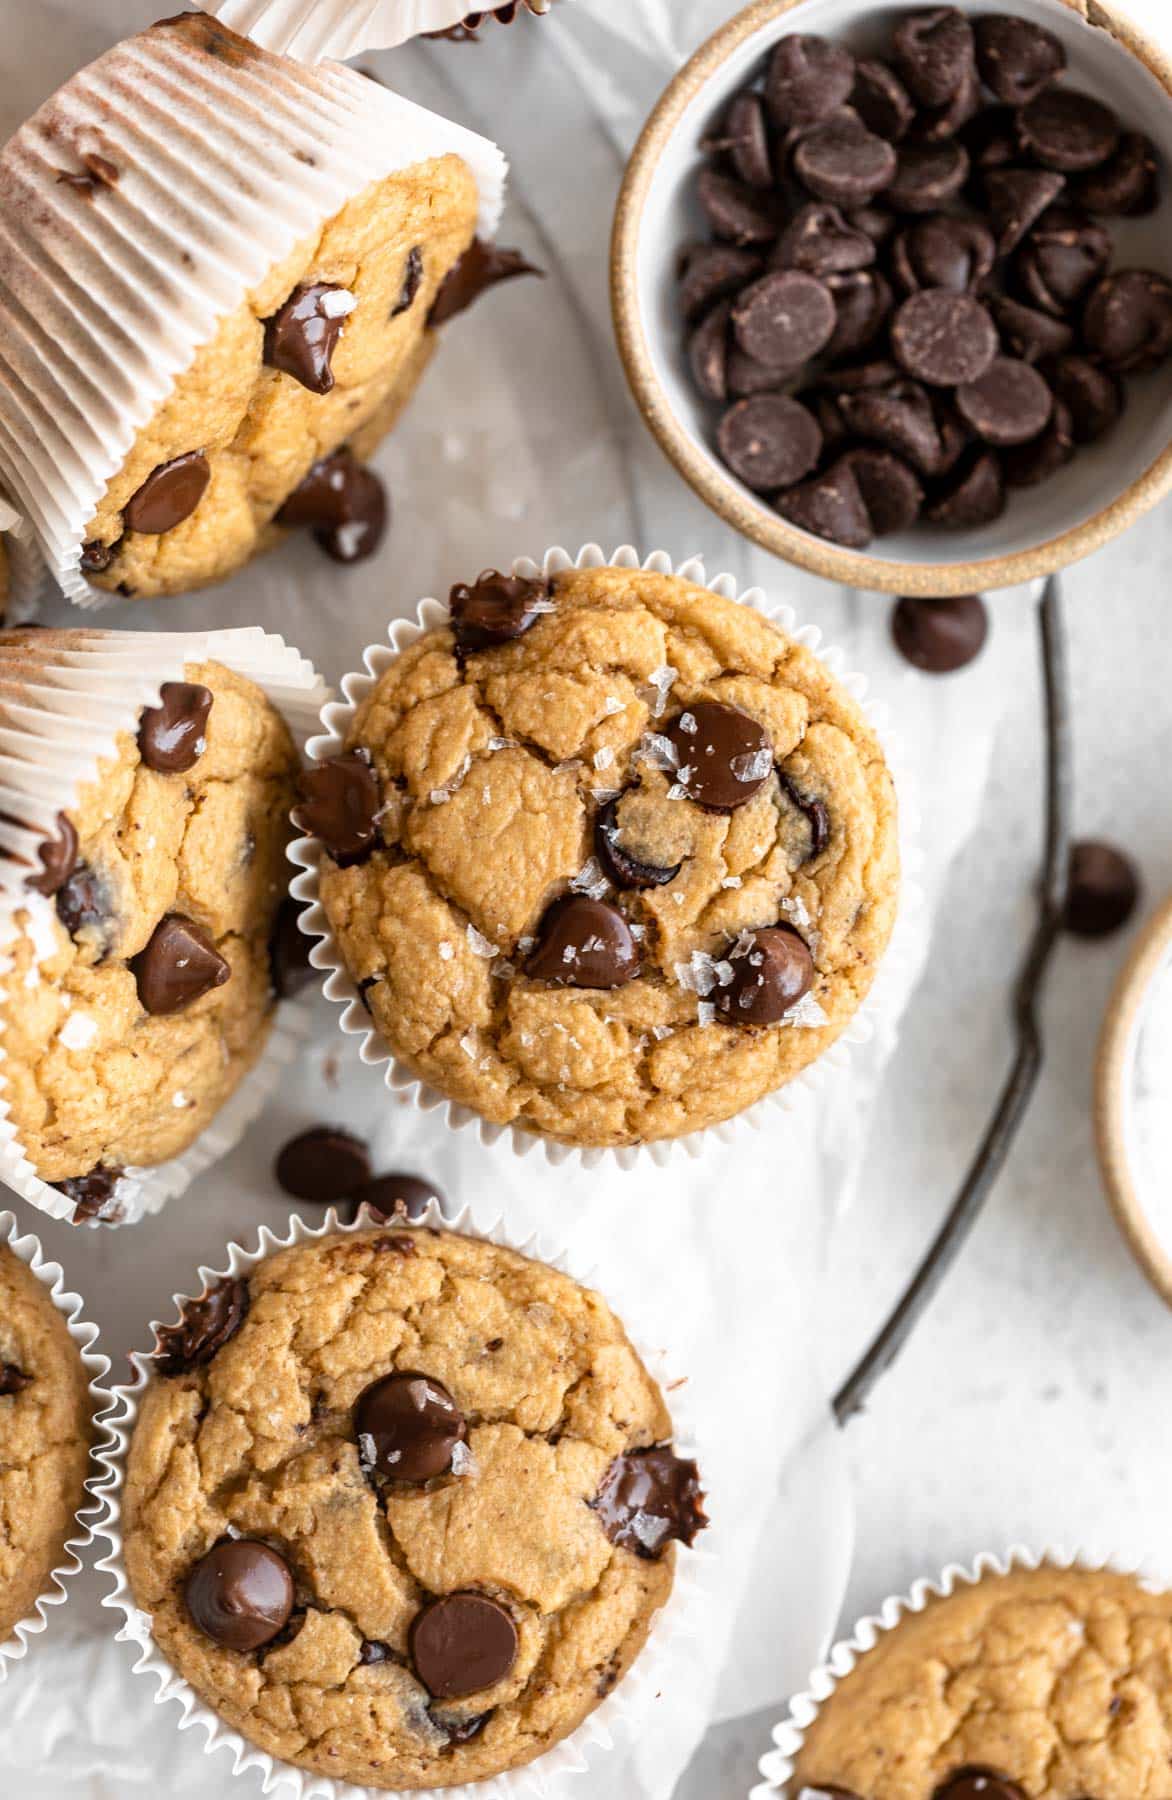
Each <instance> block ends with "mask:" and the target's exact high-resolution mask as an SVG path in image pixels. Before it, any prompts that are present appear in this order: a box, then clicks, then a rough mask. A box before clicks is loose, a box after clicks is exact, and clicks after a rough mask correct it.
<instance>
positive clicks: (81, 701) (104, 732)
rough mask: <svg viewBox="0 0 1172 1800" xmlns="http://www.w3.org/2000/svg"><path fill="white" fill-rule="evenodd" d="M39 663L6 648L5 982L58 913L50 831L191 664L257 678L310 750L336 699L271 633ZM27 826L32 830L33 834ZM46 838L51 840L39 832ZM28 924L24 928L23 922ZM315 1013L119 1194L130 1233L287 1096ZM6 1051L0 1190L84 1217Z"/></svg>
mask: <svg viewBox="0 0 1172 1800" xmlns="http://www.w3.org/2000/svg"><path fill="white" fill-rule="evenodd" d="M32 648H33V650H34V651H35V654H36V662H35V666H31V665H30V663H29V661H28V660H26V659H21V660H20V661H17V660H15V659H10V653H9V652H7V651H6V650H5V648H4V647H3V646H0V974H3V973H6V972H7V969H8V967H9V962H8V958H7V955H6V950H7V946H8V945H9V944H11V943H12V942H13V940H14V938H15V937H16V936H17V935H19V934H20V932H21V931H22V930H23V931H26V932H27V933H28V934H29V935H30V936H31V937H32V938H33V941H34V943H36V942H37V941H38V926H39V925H40V924H41V922H42V921H43V922H44V925H46V926H47V925H48V923H49V921H50V919H51V918H52V916H53V915H54V903H53V901H52V900H49V899H46V898H45V897H44V896H43V895H41V894H37V893H34V892H30V890H29V889H28V888H26V887H25V885H24V883H25V877H26V876H27V875H28V874H29V872H30V868H31V869H33V870H35V869H37V868H39V866H40V865H39V861H38V856H37V852H38V849H39V847H40V844H41V842H42V839H43V836H44V835H45V834H48V835H54V834H55V832H56V820H57V814H58V813H59V812H62V811H67V810H68V809H69V808H70V807H71V806H73V805H74V803H75V801H76V798H77V791H78V788H79V786H80V785H81V784H82V783H83V782H91V781H93V780H94V779H95V778H96V776H97V774H98V766H99V763H100V762H101V761H102V760H103V759H106V758H109V757H111V756H113V755H114V754H116V742H117V738H118V736H119V734H120V733H121V732H125V731H130V732H135V731H137V729H138V718H139V714H140V713H141V711H142V709H143V707H144V706H156V705H157V704H158V701H159V694H160V689H161V687H162V684H163V683H164V682H165V681H173V680H181V679H182V677H183V668H184V665H185V664H186V663H190V662H204V661H211V662H219V663H223V664H224V665H225V667H227V668H229V669H233V670H235V671H236V673H237V674H239V675H244V676H247V677H248V678H249V679H250V680H251V681H254V682H255V683H256V684H257V686H258V687H260V688H261V689H262V690H263V691H264V692H265V693H266V694H267V695H268V698H269V699H270V701H271V702H272V703H273V705H274V706H275V707H276V708H277V710H278V712H280V713H281V714H282V716H283V717H284V719H285V721H286V723H287V724H288V726H289V728H290V730H291V731H292V733H293V736H294V738H295V739H296V740H297V743H298V745H299V746H301V745H303V744H304V742H305V738H306V735H307V733H308V732H309V731H311V730H312V729H313V726H314V725H315V723H316V722H317V717H318V714H319V712H320V709H321V706H322V703H323V701H324V700H325V698H326V697H327V695H328V694H329V689H328V688H327V687H326V686H325V684H324V683H323V682H322V680H321V678H320V677H319V676H318V674H317V672H316V671H315V669H314V668H313V666H312V664H311V663H308V662H307V661H306V660H305V658H304V657H303V656H302V655H301V653H300V651H298V650H295V649H293V648H292V647H291V646H290V645H288V644H286V643H285V641H284V639H283V638H280V637H276V636H274V635H272V634H269V633H266V632H264V631H262V630H261V629H260V627H259V626H243V627H239V628H237V629H234V630H228V631H201V632H139V631H100V630H97V629H95V628H93V627H88V628H82V629H79V630H73V631H68V632H47V631H46V632H38V633H37V634H36V639H35V644H34V645H33V647H32ZM21 821H27V823H21ZM38 827H39V828H40V829H39V830H38V829H37V828H38ZM22 915H23V922H22ZM307 1020H308V1014H307V1011H306V1008H305V1007H304V1006H303V1005H298V1003H297V1002H296V1001H294V1000H283V1001H281V1002H280V1003H279V1005H278V1006H277V1008H276V1012H275V1015H274V1018H273V1021H272V1024H271V1026H270V1028H269V1033H268V1039H267V1042H266V1044H265V1047H264V1050H263V1051H262V1053H261V1055H260V1057H259V1058H258V1060H257V1062H256V1063H255V1065H254V1066H253V1068H252V1069H251V1070H250V1071H249V1072H248V1074H247V1075H245V1076H244V1077H243V1079H242V1080H241V1082H240V1083H239V1085H238V1086H237V1088H236V1090H235V1092H234V1093H233V1094H232V1095H231V1097H230V1098H229V1099H228V1101H227V1102H226V1103H225V1105H224V1106H223V1107H222V1108H221V1110H220V1111H219V1112H218V1113H217V1114H216V1117H215V1118H214V1119H213V1120H212V1122H211V1124H210V1125H209V1126H208V1127H207V1129H206V1130H205V1131H204V1132H202V1133H201V1134H200V1136H199V1137H198V1138H197V1139H196V1140H195V1142H194V1143H193V1144H191V1145H190V1146H189V1148H188V1149H186V1150H185V1151H184V1152H183V1153H182V1155H181V1156H176V1157H173V1158H172V1159H171V1160H170V1161H169V1162H165V1163H159V1164H157V1165H155V1166H154V1167H152V1168H137V1169H130V1170H128V1171H127V1172H126V1175H125V1178H124V1180H123V1181H122V1182H121V1183H120V1185H119V1195H118V1197H119V1200H120V1201H121V1202H122V1204H123V1207H124V1217H123V1218H121V1219H119V1220H118V1221H115V1222H117V1223H129V1222H130V1221H132V1220H135V1219H139V1218H141V1217H142V1216H143V1215H144V1214H146V1213H154V1212H158V1211H159V1209H160V1208H161V1207H162V1206H164V1205H165V1204H166V1202H167V1201H168V1200H169V1199H171V1198H172V1196H173V1195H175V1194H178V1193H181V1192H182V1191H183V1189H184V1188H186V1187H187V1186H188V1185H189V1183H190V1182H191V1181H192V1180H194V1178H195V1176H197V1175H199V1174H201V1173H202V1172H203V1170H204V1169H207V1168H209V1167H210V1166H211V1164H212V1163H214V1162H216V1161H218V1160H219V1158H220V1157H221V1156H224V1155H226V1154H227V1152H228V1151H229V1150H231V1149H232V1147H233V1146H234V1145H235V1144H236V1143H238V1142H239V1140H240V1138H241V1137H242V1136H243V1134H244V1132H245V1130H246V1129H247V1127H248V1126H249V1125H250V1124H251V1123H252V1121H253V1119H254V1118H255V1117H256V1116H257V1114H258V1113H259V1112H260V1110H261V1108H262V1106H263V1105H264V1103H265V1100H266V1099H267V1097H268V1095H269V1094H270V1093H271V1092H272V1091H273V1088H274V1087H275V1086H276V1082H277V1079H278V1076H279V1074H280V1071H281V1070H282V1068H284V1067H285V1065H286V1064H287V1063H288V1062H290V1061H291V1060H292V1058H293V1056H294V1054H295V1053H296V1050H297V1047H298V1045H299V1043H300V1042H301V1040H302V1038H303V1037H304V1036H305V1033H306V1030H307V1028H308V1027H307ZM5 1085H6V1084H5V1078H4V1049H3V1045H2V1043H0V1180H2V1181H4V1182H6V1183H7V1185H8V1186H9V1187H10V1188H14V1189H15V1190H16V1192H17V1193H18V1194H19V1195H20V1196H21V1197H22V1199H25V1200H27V1201H28V1202H29V1203H30V1205H32V1206H36V1207H39V1208H40V1210H41V1211H42V1212H46V1213H49V1214H51V1215H52V1217H53V1218H56V1219H71V1218H72V1217H73V1210H74V1202H73V1201H72V1200H70V1199H69V1198H68V1197H67V1196H66V1195H65V1194H62V1193H59V1192H58V1191H57V1189H56V1188H55V1187H52V1186H50V1185H49V1183H48V1182H45V1181H42V1179H41V1177H40V1176H39V1175H38V1174H37V1172H36V1170H35V1169H34V1168H33V1165H32V1163H31V1162H30V1161H29V1159H28V1157H27V1156H26V1155H25V1153H24V1150H23V1148H22V1146H21V1143H20V1137H19V1133H18V1132H17V1129H16V1126H15V1125H14V1123H13V1122H12V1120H11V1119H10V1118H9V1116H8V1103H7V1100H6V1098H5V1092H4V1090H5Z"/></svg>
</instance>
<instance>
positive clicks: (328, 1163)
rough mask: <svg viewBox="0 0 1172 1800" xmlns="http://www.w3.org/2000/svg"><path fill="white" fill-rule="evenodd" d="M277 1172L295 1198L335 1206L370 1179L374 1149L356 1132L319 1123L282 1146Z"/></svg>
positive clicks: (282, 1185) (282, 1182)
mask: <svg viewBox="0 0 1172 1800" xmlns="http://www.w3.org/2000/svg"><path fill="white" fill-rule="evenodd" d="M273 1174H274V1176H275V1177H276V1180H277V1184H278V1186H279V1187H281V1188H283V1189H284V1191H285V1193H287V1194H289V1195H291V1196H292V1198H293V1199H294V1200H312V1201H313V1202H314V1204H315V1205H318V1206H334V1205H336V1204H337V1203H338V1201H339V1200H349V1199H352V1198H353V1196H354V1191H355V1189H356V1188H360V1187H363V1186H364V1185H365V1184H366V1183H367V1182H368V1181H369V1180H370V1151H369V1150H368V1149H367V1147H366V1145H365V1144H364V1143H363V1141H362V1139H361V1138H357V1137H355V1136H354V1134H353V1133H352V1132H349V1131H343V1130H342V1129H341V1128H340V1127H337V1126H333V1125H315V1126H313V1127H312V1128H311V1129H310V1130H309V1131H302V1132H299V1133H298V1135H297V1136H296V1137H294V1138H290V1140H289V1142H288V1143H287V1144H284V1145H283V1146H282V1147H281V1149H280V1150H279V1151H278V1153H277V1160H276V1162H275V1163H274V1164H273Z"/></svg>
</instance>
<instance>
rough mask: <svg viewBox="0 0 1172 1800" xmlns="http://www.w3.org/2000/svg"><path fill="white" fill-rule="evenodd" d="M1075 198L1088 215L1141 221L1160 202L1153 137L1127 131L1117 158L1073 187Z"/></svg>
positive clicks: (1115, 155)
mask: <svg viewBox="0 0 1172 1800" xmlns="http://www.w3.org/2000/svg"><path fill="white" fill-rule="evenodd" d="M1073 193H1074V198H1075V199H1076V200H1077V202H1078V204H1079V205H1080V206H1082V207H1085V208H1086V210H1087V212H1092V213H1111V214H1115V215H1116V216H1117V217H1119V218H1126V219H1139V218H1145V217H1146V216H1147V215H1148V214H1149V213H1153V212H1155V210H1156V207H1157V206H1158V205H1159V203H1160V167H1159V153H1158V151H1157V150H1156V146H1155V145H1154V144H1153V143H1152V140H1151V138H1148V137H1144V136H1143V134H1142V133H1141V132H1138V131H1125V132H1124V134H1123V136H1122V137H1121V138H1120V140H1119V147H1118V149H1117V150H1116V152H1115V154H1114V156H1111V157H1109V158H1108V159H1107V161H1106V162H1105V163H1100V164H1099V167H1098V168H1097V169H1092V170H1091V171H1090V173H1089V174H1086V175H1080V176H1079V178H1078V180H1077V181H1075V183H1074V184H1073Z"/></svg>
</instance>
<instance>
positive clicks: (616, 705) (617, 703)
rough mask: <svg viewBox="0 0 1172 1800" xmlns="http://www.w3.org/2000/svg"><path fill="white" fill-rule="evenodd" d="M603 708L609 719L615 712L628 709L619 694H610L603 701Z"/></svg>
mask: <svg viewBox="0 0 1172 1800" xmlns="http://www.w3.org/2000/svg"><path fill="white" fill-rule="evenodd" d="M602 710H603V713H604V714H605V716H606V717H607V718H608V719H611V718H613V717H614V715H615V713H621V712H626V710H627V709H626V707H625V706H624V705H623V703H622V701H621V700H620V699H619V697H618V695H617V694H608V695H607V696H606V699H605V700H604V701H603V704H602Z"/></svg>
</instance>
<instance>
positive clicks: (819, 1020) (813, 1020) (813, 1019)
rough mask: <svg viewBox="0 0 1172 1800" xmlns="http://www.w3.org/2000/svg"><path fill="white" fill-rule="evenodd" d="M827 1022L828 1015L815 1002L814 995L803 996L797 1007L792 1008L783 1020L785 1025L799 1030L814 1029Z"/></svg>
mask: <svg viewBox="0 0 1172 1800" xmlns="http://www.w3.org/2000/svg"><path fill="white" fill-rule="evenodd" d="M826 1022H827V1020H826V1014H825V1013H824V1012H823V1010H822V1008H821V1007H820V1006H819V1004H818V1002H817V1000H815V998H814V996H813V994H803V995H802V997H801V999H800V1000H799V1001H798V1002H797V1004H796V1005H795V1006H791V1007H790V1009H789V1011H788V1012H787V1013H786V1015H785V1018H784V1019H783V1020H782V1023H783V1024H784V1025H793V1026H795V1027H796V1028H797V1029H798V1030H802V1029H803V1028H805V1029H808V1030H809V1029H813V1028H815V1027H817V1026H819V1025H825V1024H826Z"/></svg>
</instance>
